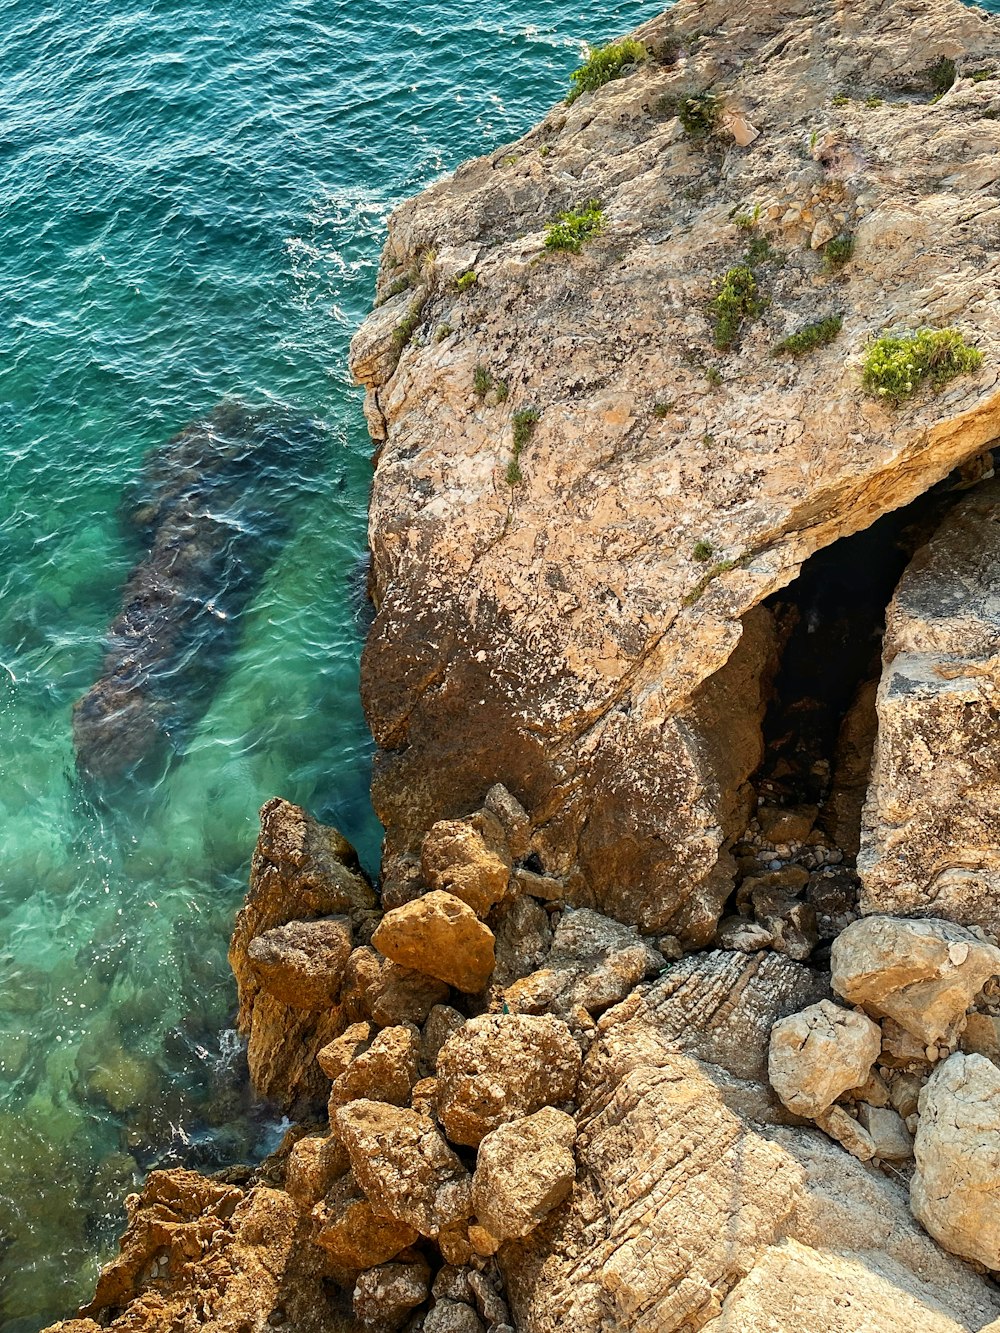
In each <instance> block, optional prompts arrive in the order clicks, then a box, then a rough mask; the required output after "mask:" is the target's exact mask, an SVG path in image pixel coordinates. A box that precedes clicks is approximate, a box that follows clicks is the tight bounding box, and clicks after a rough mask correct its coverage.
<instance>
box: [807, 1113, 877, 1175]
mask: <svg viewBox="0 0 1000 1333" xmlns="http://www.w3.org/2000/svg"><path fill="white" fill-rule="evenodd" d="M815 1120H816V1124H817V1125H819V1127H820V1129H821V1130H823V1132H824V1133H825V1134H829V1136H830V1138H831V1139H836V1141H837V1142H838V1143H839V1144H840V1145H841V1147H842V1148H846V1149H847V1151H848V1152H849V1153H850V1154H851V1156H852V1157H856V1158H857V1159H858V1161H859V1162H869V1161H871V1159H872V1158H873V1157H874V1156H875V1141H874V1139H873V1138H872V1136H871V1135H870V1134H869V1133H868V1131H867V1130H866V1129H865V1128H864V1126H862V1125H859V1124H858V1122H857V1121H856V1120H855V1119H854V1117H853V1116H850V1115H848V1114H847V1112H846V1111H845V1110H844V1108H843V1107H842V1106H831V1107H829V1108H828V1109H827V1110H825V1111H821V1112H820V1113H819V1115H817V1116H816V1117H815Z"/></svg>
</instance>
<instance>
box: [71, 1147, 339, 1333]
mask: <svg viewBox="0 0 1000 1333" xmlns="http://www.w3.org/2000/svg"><path fill="white" fill-rule="evenodd" d="M310 1235H311V1223H310V1221H309V1220H308V1217H306V1218H304V1219H303V1218H302V1216H301V1214H300V1212H299V1209H298V1207H297V1206H296V1204H295V1202H293V1200H292V1199H291V1198H290V1197H289V1196H288V1195H287V1194H286V1193H285V1192H284V1191H283V1190H276V1189H270V1188H268V1187H266V1186H263V1185H256V1186H254V1187H253V1188H252V1189H250V1190H249V1191H243V1190H241V1189H238V1188H236V1187H234V1186H232V1185H224V1184H221V1183H219V1182H218V1181H214V1180H208V1179H206V1178H204V1177H202V1176H199V1175H197V1174H196V1173H195V1172H193V1171H181V1170H175V1171H154V1172H152V1173H151V1174H150V1175H149V1177H148V1179H147V1181H146V1184H145V1186H144V1187H143V1191H142V1196H141V1198H134V1199H133V1200H132V1202H131V1205H130V1207H129V1224H128V1228H127V1230H126V1232H125V1235H124V1236H123V1237H122V1240H121V1248H120V1252H119V1255H118V1257H117V1258H116V1259H114V1260H113V1261H112V1262H111V1263H110V1264H109V1265H108V1266H107V1267H106V1268H105V1269H104V1270H103V1271H102V1273H101V1276H100V1278H99V1279H98V1283H97V1291H96V1294H95V1297H94V1300H93V1302H92V1303H91V1305H90V1306H88V1308H87V1309H86V1310H85V1311H83V1312H81V1313H82V1314H83V1315H86V1316H93V1317H94V1319H95V1320H96V1321H98V1322H99V1324H100V1326H101V1327H102V1328H107V1329H112V1330H114V1333H162V1331H163V1330H164V1329H166V1328H182V1327H185V1325H188V1324H190V1321H191V1319H192V1317H193V1314H192V1312H193V1311H197V1312H198V1313H197V1322H198V1324H199V1326H204V1327H205V1328H207V1329H209V1330H211V1333H245V1330H246V1329H247V1328H254V1329H266V1328H269V1327H275V1326H278V1325H285V1326H288V1327H291V1328H294V1329H296V1333H299V1331H300V1330H301V1333H358V1329H359V1325H357V1324H356V1323H355V1321H354V1320H353V1318H351V1316H350V1315H349V1314H345V1313H343V1312H340V1311H338V1310H337V1309H336V1308H335V1307H334V1306H333V1305H332V1304H331V1302H330V1301H329V1299H328V1296H327V1288H326V1264H325V1260H324V1256H323V1251H322V1250H320V1249H318V1248H317V1247H316V1246H315V1245H313V1244H312V1243H311V1240H310ZM57 1327H58V1326H57ZM65 1327H66V1326H65V1325H64V1326H63V1328H64V1329H65ZM70 1327H72V1325H70Z"/></svg>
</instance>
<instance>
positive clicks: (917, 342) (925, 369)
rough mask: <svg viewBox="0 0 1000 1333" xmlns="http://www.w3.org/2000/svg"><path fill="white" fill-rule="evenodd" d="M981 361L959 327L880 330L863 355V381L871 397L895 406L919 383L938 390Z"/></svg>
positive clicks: (914, 390)
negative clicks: (910, 331) (903, 332)
mask: <svg viewBox="0 0 1000 1333" xmlns="http://www.w3.org/2000/svg"><path fill="white" fill-rule="evenodd" d="M982 364H983V354H982V352H980V351H979V350H978V348H975V347H972V346H970V344H969V343H967V342H966V341H965V339H964V338H963V337H962V334H961V333H960V332H959V331H958V329H919V330H918V331H917V332H916V333H913V334H907V335H902V336H897V335H893V334H889V333H883V334H882V336H881V337H879V338H876V339H875V340H874V341H873V342H872V344H871V346H870V347H869V349H868V352H867V355H866V356H865V362H864V368H863V370H862V384H863V385H864V387H865V390H866V392H867V393H869V394H871V396H872V397H873V398H883V399H885V400H886V401H887V402H889V403H892V404H893V406H898V405H899V403H901V402H902V401H903V400H904V399H905V398H909V397H910V396H911V395H912V394H914V393H916V392H917V390H918V389H919V387H920V386H921V384H925V383H926V384H929V385H930V386H931V388H933V389H940V388H941V387H942V385H944V384H947V382H948V381H949V380H951V379H954V378H955V376H956V375H967V374H970V373H971V372H972V371H974V370H978V369H979V367H980V366H981V365H982Z"/></svg>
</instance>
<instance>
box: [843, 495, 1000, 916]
mask: <svg viewBox="0 0 1000 1333" xmlns="http://www.w3.org/2000/svg"><path fill="white" fill-rule="evenodd" d="M998 524H1000V483H998V482H997V481H991V482H987V483H985V484H983V485H981V486H979V487H977V489H976V491H975V492H974V493H973V494H971V495H969V496H968V497H967V498H966V499H964V500H963V501H962V502H961V503H960V504H959V505H958V507H957V508H955V509H954V510H952V512H951V514H950V515H949V516H948V517H947V518H946V519H945V521H944V522H943V523H942V524H941V526H940V527H939V528H938V530H937V531H936V532H935V534H934V536H933V537H932V538H931V540H930V541H929V542H928V543H927V545H926V546H924V547H922V548H921V550H920V551H918V552H917V554H916V556H915V557H914V559H913V560H912V562H911V563H910V565H909V567H908V569H907V571H906V573H905V574H904V576H903V579H902V581H901V583H900V584H899V587H898V588H897V590H896V595H895V597H894V598H893V600H892V603H891V604H890V606H889V610H888V613H887V619H886V633H885V640H884V646H883V661H884V664H885V665H884V670H883V674H882V683H881V685H880V686H879V691H878V740H877V743H876V748H875V762H874V767H873V771H872V781H871V786H870V788H869V794H868V802H867V805H866V808H865V825H864V839H863V846H862V849H861V854H860V855H859V857H858V868H859V870H860V871H861V877H862V884H863V887H864V893H863V896H862V906H863V908H864V910H865V911H867V912H893V913H899V914H906V915H911V916H933V917H946V918H948V919H949V920H951V921H958V922H962V923H963V924H965V925H980V926H985V927H986V928H987V929H989V930H992V931H994V932H995V931H997V930H1000V776H998V775H1000V731H998V727H997V704H998V690H1000V601H998V599H997V592H996V589H997V586H998V583H1000V526H998Z"/></svg>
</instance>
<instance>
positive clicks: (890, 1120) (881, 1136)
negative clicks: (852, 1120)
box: [858, 1102, 913, 1162]
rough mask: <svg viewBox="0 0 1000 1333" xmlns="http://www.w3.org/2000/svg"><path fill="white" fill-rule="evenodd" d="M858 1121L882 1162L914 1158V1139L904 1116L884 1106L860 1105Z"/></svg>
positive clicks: (864, 1103)
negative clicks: (904, 1120)
mask: <svg viewBox="0 0 1000 1333" xmlns="http://www.w3.org/2000/svg"><path fill="white" fill-rule="evenodd" d="M858 1121H859V1123H860V1125H861V1127H862V1128H863V1129H865V1130H867V1131H868V1135H869V1137H870V1138H871V1141H872V1143H873V1144H874V1145H875V1152H874V1156H875V1157H877V1158H878V1159H879V1160H880V1161H882V1162H905V1161H908V1160H909V1159H910V1158H911V1157H912V1156H913V1139H912V1138H911V1136H910V1131H909V1130H908V1129H907V1128H906V1125H905V1124H904V1122H903V1118H902V1116H900V1115H898V1114H897V1112H895V1111H893V1110H890V1109H889V1108H888V1107H884V1106H870V1105H869V1104H868V1103H867V1102H861V1103H860V1104H859V1105H858Z"/></svg>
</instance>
